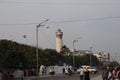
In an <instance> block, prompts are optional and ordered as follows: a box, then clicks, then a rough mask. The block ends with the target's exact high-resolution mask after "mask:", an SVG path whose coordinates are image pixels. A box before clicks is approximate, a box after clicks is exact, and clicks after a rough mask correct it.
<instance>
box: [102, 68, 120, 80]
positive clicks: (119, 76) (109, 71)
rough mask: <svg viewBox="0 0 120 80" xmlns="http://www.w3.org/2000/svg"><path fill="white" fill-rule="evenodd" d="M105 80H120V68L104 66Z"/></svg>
mask: <svg viewBox="0 0 120 80" xmlns="http://www.w3.org/2000/svg"><path fill="white" fill-rule="evenodd" d="M102 79H103V80H120V66H116V67H109V66H104V67H103V69H102Z"/></svg>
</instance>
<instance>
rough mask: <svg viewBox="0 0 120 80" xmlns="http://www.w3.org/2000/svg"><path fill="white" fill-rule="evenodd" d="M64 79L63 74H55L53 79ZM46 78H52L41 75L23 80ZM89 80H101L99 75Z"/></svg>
mask: <svg viewBox="0 0 120 80" xmlns="http://www.w3.org/2000/svg"><path fill="white" fill-rule="evenodd" d="M57 76H58V77H59V76H61V77H64V76H66V75H63V74H55V75H54V77H57ZM48 77H52V75H43V76H42V75H41V76H29V77H25V78H24V80H37V79H44V78H48ZM90 80H102V77H101V75H98V76H96V77H92V78H91V79H90Z"/></svg>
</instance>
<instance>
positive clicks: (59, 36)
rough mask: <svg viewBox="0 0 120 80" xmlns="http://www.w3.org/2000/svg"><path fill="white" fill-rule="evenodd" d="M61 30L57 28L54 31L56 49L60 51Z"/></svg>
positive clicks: (61, 44) (61, 43)
mask: <svg viewBox="0 0 120 80" xmlns="http://www.w3.org/2000/svg"><path fill="white" fill-rule="evenodd" d="M62 37H63V32H62V31H61V29H58V30H57V32H56V51H57V52H60V51H61V49H62V46H63V42H62Z"/></svg>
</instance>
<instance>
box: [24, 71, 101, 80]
mask: <svg viewBox="0 0 120 80" xmlns="http://www.w3.org/2000/svg"><path fill="white" fill-rule="evenodd" d="M90 79H91V80H102V78H101V73H100V72H99V73H97V74H91V75H90ZM26 80H30V78H29V79H26ZM31 80H80V78H79V74H74V75H72V76H68V75H60V76H59V75H58V76H48V77H36V78H34V79H31Z"/></svg>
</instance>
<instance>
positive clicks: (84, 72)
mask: <svg viewBox="0 0 120 80" xmlns="http://www.w3.org/2000/svg"><path fill="white" fill-rule="evenodd" d="M80 80H90V71H89V69H88V67H85V68H84V69H81V70H80Z"/></svg>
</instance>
